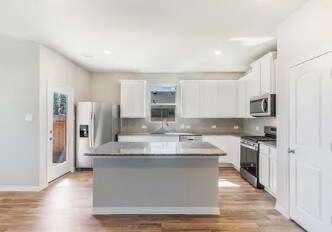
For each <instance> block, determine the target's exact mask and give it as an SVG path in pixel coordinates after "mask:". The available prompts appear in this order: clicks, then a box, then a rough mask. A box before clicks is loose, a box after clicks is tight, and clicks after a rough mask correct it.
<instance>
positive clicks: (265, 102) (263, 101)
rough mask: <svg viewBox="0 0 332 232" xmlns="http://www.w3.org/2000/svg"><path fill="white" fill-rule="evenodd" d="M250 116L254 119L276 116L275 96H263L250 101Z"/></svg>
mask: <svg viewBox="0 0 332 232" xmlns="http://www.w3.org/2000/svg"><path fill="white" fill-rule="evenodd" d="M250 115H251V116H254V117H273V116H276V95H275V94H264V95H261V96H258V97H254V98H251V99H250Z"/></svg>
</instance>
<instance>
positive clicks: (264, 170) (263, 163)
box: [259, 153, 270, 188]
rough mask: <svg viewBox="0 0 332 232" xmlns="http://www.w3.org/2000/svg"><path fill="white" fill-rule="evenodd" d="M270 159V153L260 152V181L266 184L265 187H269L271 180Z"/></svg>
mask: <svg viewBox="0 0 332 232" xmlns="http://www.w3.org/2000/svg"><path fill="white" fill-rule="evenodd" d="M269 166H270V160H269V155H268V154H264V153H259V182H260V183H261V184H262V185H264V187H267V188H269V186H270V185H269V182H270V170H269Z"/></svg>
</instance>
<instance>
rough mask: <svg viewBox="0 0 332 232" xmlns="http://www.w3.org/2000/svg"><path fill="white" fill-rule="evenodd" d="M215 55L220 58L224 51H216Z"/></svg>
mask: <svg viewBox="0 0 332 232" xmlns="http://www.w3.org/2000/svg"><path fill="white" fill-rule="evenodd" d="M214 54H215V55H216V56H219V55H221V54H222V51H220V50H216V51H214Z"/></svg>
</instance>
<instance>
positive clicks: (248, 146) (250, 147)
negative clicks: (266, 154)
mask: <svg viewBox="0 0 332 232" xmlns="http://www.w3.org/2000/svg"><path fill="white" fill-rule="evenodd" d="M241 146H243V147H246V148H249V149H251V150H255V151H258V148H257V147H253V146H250V145H247V144H243V143H241Z"/></svg>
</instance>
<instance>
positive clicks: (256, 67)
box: [247, 60, 261, 99]
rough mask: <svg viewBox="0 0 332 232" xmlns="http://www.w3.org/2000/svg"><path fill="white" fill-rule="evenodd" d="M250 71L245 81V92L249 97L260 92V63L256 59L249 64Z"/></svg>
mask: <svg viewBox="0 0 332 232" xmlns="http://www.w3.org/2000/svg"><path fill="white" fill-rule="evenodd" d="M251 68H252V72H251V75H250V77H249V78H248V81H247V93H248V97H249V99H250V98H252V97H256V96H258V95H260V94H261V63H260V61H259V60H258V61H256V62H255V63H253V64H252V65H251Z"/></svg>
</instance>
